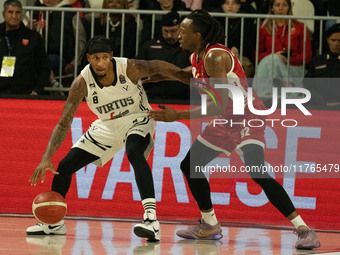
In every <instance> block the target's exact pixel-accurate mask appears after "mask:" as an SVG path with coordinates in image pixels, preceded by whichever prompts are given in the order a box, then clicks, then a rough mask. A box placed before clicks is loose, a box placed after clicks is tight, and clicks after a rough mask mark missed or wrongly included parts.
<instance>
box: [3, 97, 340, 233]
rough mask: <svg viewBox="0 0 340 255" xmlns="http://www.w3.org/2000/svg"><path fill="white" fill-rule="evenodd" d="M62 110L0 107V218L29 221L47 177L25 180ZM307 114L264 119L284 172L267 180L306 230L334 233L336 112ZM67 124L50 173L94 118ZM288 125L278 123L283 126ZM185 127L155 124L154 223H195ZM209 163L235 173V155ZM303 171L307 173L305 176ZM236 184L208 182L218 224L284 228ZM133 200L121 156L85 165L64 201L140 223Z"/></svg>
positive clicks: (257, 197) (338, 224)
mask: <svg viewBox="0 0 340 255" xmlns="http://www.w3.org/2000/svg"><path fill="white" fill-rule="evenodd" d="M63 104H64V102H63V101H40V100H14V99H1V100H0V107H1V113H0V115H1V118H0V123H1V133H0V139H1V140H0V141H1V147H0V155H1V156H0V157H1V164H0V174H1V179H0V180H1V182H0V194H1V196H0V205H1V206H0V213H14V214H15V213H17V214H31V213H32V212H31V204H32V201H33V199H34V197H35V196H36V195H37V194H38V193H40V192H42V191H45V190H49V189H50V186H51V182H52V178H53V176H52V174H51V172H47V175H46V180H45V182H44V183H43V184H41V183H38V185H37V186H36V187H31V186H30V184H29V181H28V180H29V177H30V176H31V174H32V173H33V171H34V169H35V167H36V166H37V164H38V163H39V161H40V158H41V156H42V155H43V153H44V150H45V147H46V145H47V142H48V139H49V136H50V134H51V132H52V130H53V127H54V126H55V124H56V123H57V121H58V119H59V117H60V115H61V112H62V108H63ZM153 107H156V106H153ZM174 107H175V108H176V109H186V108H187V106H179V105H176V106H174ZM311 113H312V116H304V115H303V114H302V113H301V112H300V111H299V110H288V113H287V116H283V117H282V116H280V112H276V113H275V114H273V115H271V116H270V119H280V121H275V123H274V122H273V121H272V122H270V121H268V122H267V125H269V124H270V123H274V124H275V125H274V127H271V126H272V125H269V126H270V127H267V129H266V142H267V149H266V161H267V162H268V163H269V164H270V165H271V166H273V167H274V166H275V167H278V169H279V167H280V166H281V167H283V166H286V167H290V169H289V172H288V173H284V174H283V173H275V178H276V179H277V180H278V181H279V182H280V183H281V184H283V186H284V188H285V189H286V191H287V193H288V194H289V195H290V196H291V198H292V201H293V203H294V205H295V206H296V207H297V209H298V211H299V212H300V214H301V215H302V217H303V219H304V220H305V221H306V222H307V223H308V224H309V225H310V226H311V227H314V228H318V229H332V230H340V205H339V203H338V196H339V195H340V181H339V179H337V178H336V177H338V175H339V173H338V172H337V171H336V167H338V166H339V164H340V159H339V152H340V144H339V137H340V134H339V131H338V125H337V124H338V120H339V118H340V112H331V111H311ZM75 117H76V118H75V120H74V122H73V124H72V128H71V130H70V132H69V133H68V135H67V137H66V140H65V141H64V143H63V144H62V146H61V147H60V149H59V150H58V151H57V153H56V154H55V156H54V157H53V163H54V165H55V167H56V168H57V166H58V162H59V161H60V160H61V159H62V158H63V157H64V156H65V154H66V153H67V152H68V150H69V149H70V147H71V146H72V141H76V140H77V139H78V138H79V136H80V135H81V133H83V132H84V131H85V130H86V129H87V127H88V126H89V125H90V124H91V122H92V121H93V120H95V118H96V116H95V115H94V114H93V113H92V112H90V110H89V109H88V107H87V105H86V103H85V102H83V103H82V104H81V105H80V108H79V109H78V111H77V113H76V116H75ZM267 119H269V118H267ZM283 119H294V120H296V121H297V122H298V126H297V127H294V128H286V127H283V126H282V123H281V121H282V120H283ZM292 123H293V122H292V121H291V122H284V125H291V124H292ZM188 125H189V122H188V121H183V122H174V123H163V122H158V123H157V127H156V133H155V147H154V150H153V151H152V153H151V155H150V157H149V160H148V161H149V163H150V165H151V167H152V171H153V175H154V182H155V191H156V199H157V201H158V203H157V212H158V217H159V218H160V219H195V218H198V217H199V216H200V213H199V210H198V207H197V205H196V204H195V201H194V199H193V197H192V196H191V194H190V192H189V190H188V187H187V185H186V182H185V181H184V178H183V175H182V173H181V172H180V169H179V163H180V161H181V159H183V157H184V156H185V154H186V152H187V150H188V148H189V147H190V143H191V133H190V130H189V128H188ZM193 136H194V135H193ZM214 162H215V164H216V165H219V166H223V165H224V166H225V165H226V164H229V165H230V166H232V167H235V168H237V169H240V167H241V166H243V163H242V161H241V160H240V158H239V157H238V155H236V154H235V153H233V154H232V156H231V158H230V162H229V161H228V159H227V158H225V157H224V156H222V157H220V158H218V159H217V160H216V161H214ZM318 164H319V165H318ZM331 166H332V167H331ZM307 167H308V169H309V170H312V172H315V173H305V171H306V170H308V169H307ZM294 168H295V169H294ZM313 169H314V171H313ZM319 169H324V170H323V172H322V171H321V170H320V171H319ZM223 177H230V176H229V175H225V176H223ZM236 177H237V178H212V179H210V183H211V191H212V199H213V202H214V204H215V206H214V207H215V212H216V214H217V216H218V218H219V220H221V221H232V222H249V223H261V224H273V225H287V226H290V223H289V222H288V221H287V220H286V219H285V218H284V217H283V216H281V215H280V213H279V212H278V211H277V210H276V209H275V208H274V207H273V206H272V205H271V204H269V203H268V200H267V198H266V197H265V196H264V194H263V192H261V191H262V190H261V188H260V187H258V186H257V185H256V184H255V183H254V182H253V181H252V180H249V179H244V178H242V177H243V176H242V175H238V176H236ZM325 177H328V178H325ZM138 199H139V195H138V190H137V186H136V184H135V182H134V174H133V172H132V171H130V166H129V164H128V162H127V158H126V156H125V154H124V153H123V151H122V152H120V153H118V154H117V156H116V157H115V158H114V160H112V161H109V162H108V163H107V164H106V165H105V166H104V167H102V168H97V167H95V166H94V165H89V166H88V167H87V168H86V171H84V169H82V170H80V171H78V172H77V175H75V176H74V178H73V181H72V185H71V188H70V191H69V193H68V195H67V198H66V202H67V203H68V215H80V216H97V217H123V218H141V216H142V213H143V209H142V205H141V203H140V201H138Z"/></svg>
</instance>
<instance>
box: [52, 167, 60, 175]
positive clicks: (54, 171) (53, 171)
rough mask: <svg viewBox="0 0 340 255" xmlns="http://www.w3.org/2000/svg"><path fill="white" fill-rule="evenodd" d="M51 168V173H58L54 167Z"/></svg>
mask: <svg viewBox="0 0 340 255" xmlns="http://www.w3.org/2000/svg"><path fill="white" fill-rule="evenodd" d="M50 170H51V172H52V173H53V174H59V172H57V171H56V170H54V168H53V169H50Z"/></svg>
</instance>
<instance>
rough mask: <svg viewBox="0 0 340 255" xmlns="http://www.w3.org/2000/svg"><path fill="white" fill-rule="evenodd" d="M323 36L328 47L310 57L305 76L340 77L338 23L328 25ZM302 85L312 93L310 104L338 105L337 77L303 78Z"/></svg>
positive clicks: (339, 27) (339, 91) (339, 29)
mask: <svg viewBox="0 0 340 255" xmlns="http://www.w3.org/2000/svg"><path fill="white" fill-rule="evenodd" d="M325 36H326V38H327V44H328V48H329V49H328V50H327V52H326V53H324V54H321V55H319V56H316V57H314V58H313V59H312V62H311V64H310V68H309V70H308V73H307V75H306V78H340V23H336V24H334V25H333V26H332V27H330V28H329V29H328V30H327V31H326V33H325ZM304 86H305V88H307V89H308V90H309V91H310V92H311V94H312V98H311V101H310V103H311V104H314V105H323V106H337V105H340V84H339V79H327V80H325V81H320V79H305V81H304Z"/></svg>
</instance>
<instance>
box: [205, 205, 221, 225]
mask: <svg viewBox="0 0 340 255" xmlns="http://www.w3.org/2000/svg"><path fill="white" fill-rule="evenodd" d="M201 214H202V218H203V220H204V221H205V223H207V224H209V225H210V226H215V225H216V224H217V223H218V221H217V218H216V215H215V211H214V209H212V210H211V211H210V212H201Z"/></svg>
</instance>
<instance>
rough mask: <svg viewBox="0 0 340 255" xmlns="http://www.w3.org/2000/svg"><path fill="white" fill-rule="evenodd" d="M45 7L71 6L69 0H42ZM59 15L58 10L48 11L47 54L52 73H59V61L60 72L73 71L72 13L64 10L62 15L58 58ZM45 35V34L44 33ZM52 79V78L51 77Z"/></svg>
mask: <svg viewBox="0 0 340 255" xmlns="http://www.w3.org/2000/svg"><path fill="white" fill-rule="evenodd" d="M43 3H44V5H45V6H46V7H55V8H60V7H72V5H70V4H69V0H63V1H61V0H43ZM61 15H62V12H60V11H51V12H49V20H48V22H49V23H48V35H47V36H48V47H47V56H48V60H49V64H50V67H51V69H52V71H53V74H55V75H59V63H60V61H61V62H62V73H66V74H68V73H73V71H74V62H73V60H74V48H75V39H74V34H73V24H72V19H73V16H74V13H72V12H65V16H64V27H63V30H64V35H63V36H64V38H63V53H62V57H61V58H60V35H61V31H62V30H61V29H62V27H61ZM44 36H46V34H44ZM52 80H53V79H52Z"/></svg>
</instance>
